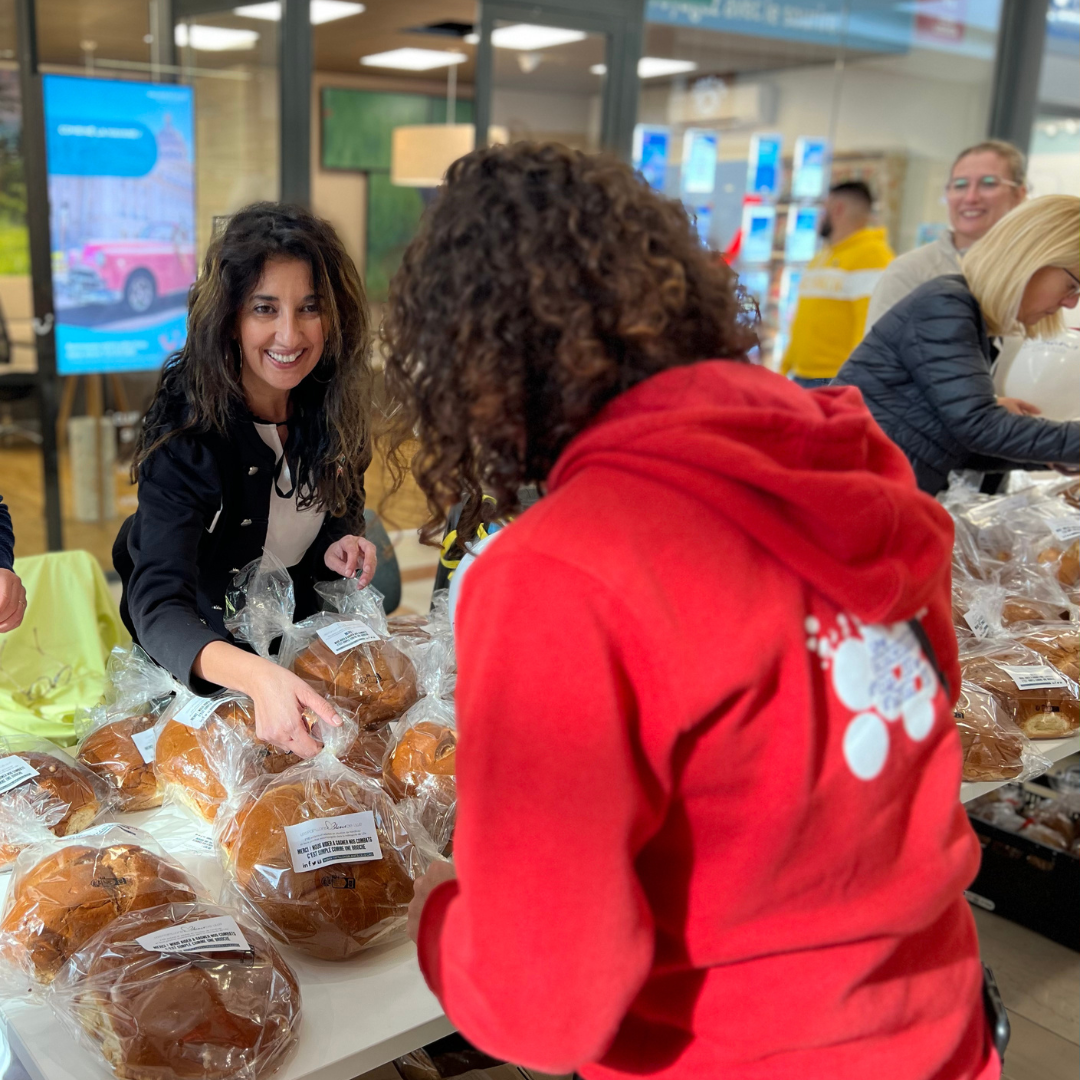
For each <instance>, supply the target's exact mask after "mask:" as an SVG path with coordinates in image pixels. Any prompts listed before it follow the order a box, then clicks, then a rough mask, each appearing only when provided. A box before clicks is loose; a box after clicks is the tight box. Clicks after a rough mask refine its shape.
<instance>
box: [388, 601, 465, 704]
mask: <svg viewBox="0 0 1080 1080" xmlns="http://www.w3.org/2000/svg"><path fill="white" fill-rule="evenodd" d="M447 597H448V593H447V590H446V589H440V590H439V591H438V592H437V593H436V594H435V595H434V597H432V601H431V610H430V611H429V612H428V614H427V615H395V616H393V617H391V618H390V619H389V620H388V629H389V632H390V640H391V642H392V643H393V644H394V645H396V646H397V648H399V649H400V650H401V651H402V652H403V653H404V654H405V655H406V656H407V657H408V658H409V659H410V660H411V661H412V665H413V667H414V668H415V670H416V688H417V693H418V694H420V696H421V697H423V696H425V695H428V694H433V695H434V696H436V697H439V698H443V699H444V700H451V699H452V698H453V696H454V688H455V684H456V682H457V657H456V655H455V652H454V632H453V629H452V628H451V626H450V614H449V601H448V598H447Z"/></svg>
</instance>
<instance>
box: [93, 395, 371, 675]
mask: <svg viewBox="0 0 1080 1080" xmlns="http://www.w3.org/2000/svg"><path fill="white" fill-rule="evenodd" d="M252 419H253V418H252V417H250V416H246V417H243V418H240V419H238V420H237V421H236V422H235V423H233V424H231V425H230V427H229V430H228V435H227V436H222V435H219V434H216V433H204V434H182V435H176V436H174V437H173V438H172V439H170V440H169V441H168V442H167V443H165V444H164V445H163V446H161V447H160V448H159V449H158V450H156V451H155V452H154V453H153V454H152V455H151V456H150V457H149V458H148V459H147V460H146V461H144V462H143V464H142V466H141V468H140V470H139V508H138V510H137V511H136V512H135V513H134V514H133V515H132V516H131V517H129V518H128V519H127V520H126V521H125V522H124V524H123V525H122V526H121V527H120V532H119V535H118V536H117V537H116V542H115V543H114V544H113V566H115V567H116V571H117V573H118V574H119V575H120V578H121V580H122V582H123V586H124V593H123V597H122V599H121V602H120V614H121V616H122V618H123V620H124V624H125V625H126V626H127V628H128V630H129V631H130V633H131V636H132V637H133V638H134V639H135V640H136V642H138V644H140V645H141V646H142V647H143V648H144V649H145V650H146V651H147V652H148V653H149V654H150V655H151V656H152V657H153V658H154V659H155V660H156V661H157V662H158V663H159V664H161V665H162V667H164V668H166V669H168V670H169V671H170V672H172V674H173V675H174V676H175V677H176V678H177V679H179V680H180V681H181V682H182V683H184V684H185V685H187V686H188V687H189V688H190V689H192V690H194V691H195V692H196V693H203V694H207V693H210V692H212V691H213V690H216V689H217V687H215V686H213V685H212V684H210V683H208V682H205V681H204V680H202V679H200V678H199V677H198V676H196V675H194V674H193V673H192V670H191V666H192V664H193V663H194V661H195V657H196V656H197V655H198V653H199V650H200V649H202V648H203V646H205V645H208V644H209V643H210V642H211V641H229V642H232V640H233V639H232V637H231V635H230V634H229V633H228V632H227V631H226V629H225V626H224V623H223V621H222V620H223V618H224V610H223V609H224V607H225V592H226V589H227V588H228V587H229V584H230V582H231V581H232V577H233V575H234V574H235V573H236V572H237V571H238V570H239V569H240V568H241V567H243V566H244V565H245V564H246V563H249V562H251V561H252V560H253V559H257V558H259V557H260V556H261V555H262V551H263V544H265V542H266V530H267V525H268V523H269V512H270V492H271V484H272V483H273V476H274V471H275V465H276V462H275V460H274V452H273V450H271V449H270V447H268V446H267V445H266V443H264V442H263V441H262V439H261V438H260V437H259V433H258V432H257V431H256V430H255V426H254V424H253V423H252ZM363 530H364V516H363V503H362V495H361V501H360V505H358V506H356V507H355V508H350V513H349V514H347V515H346V516H344V517H339V518H334V517H331V516H330V515H329V514H327V516H326V518H325V519H324V521H323V526H322V529H321V530H320V531H319V534H318V536H317V537H316V539H315V542H314V543H313V544H312V545H311V547H309V548H308V550H307V553H306V554H305V556H304V558H303V559H302V560H301V561H300V562H299V563H298V564H297V565H296V566H294V567H292V568H291V570H290V573H291V574H292V578H293V582H294V583H295V586H296V618H297V619H302V618H305V617H306V616H308V615H311V614H313V613H314V612H315V611H317V610H318V607H319V605H318V597H317V595H316V593H315V591H314V584H315V582H316V581H322V580H329V579H331V578H333V577H335V576H336V575H335V574H334V573H333V572H332V571H331V570H328V569H327V567H326V565H325V563H324V562H323V556H324V554H325V553H326V549H327V548H328V547H329V546H330V545H331V544H332V543H333V542H334V541H335V540H338V539H340V538H341V537H342V536H345V535H347V534H349V533H353V534H356V535H361V536H362V535H363Z"/></svg>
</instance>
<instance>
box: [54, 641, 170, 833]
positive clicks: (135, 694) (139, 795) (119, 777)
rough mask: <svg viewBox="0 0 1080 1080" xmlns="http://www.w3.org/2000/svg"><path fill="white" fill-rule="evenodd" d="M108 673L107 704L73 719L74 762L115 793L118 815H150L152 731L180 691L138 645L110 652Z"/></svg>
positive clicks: (154, 795)
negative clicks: (75, 736) (74, 732)
mask: <svg viewBox="0 0 1080 1080" xmlns="http://www.w3.org/2000/svg"><path fill="white" fill-rule="evenodd" d="M106 672H107V675H108V678H109V682H108V685H107V686H106V689H105V703H104V704H102V705H97V706H95V707H94V708H92V709H89V710H87V711H83V712H80V713H77V714H76V716H75V731H76V733H77V734H78V736H79V744H78V747H77V748H76V751H75V757H76V760H77V761H79V762H80V763H81V764H83V765H85V766H86V767H87V768H88V769H89V770H90V771H91V772H93V773H95V774H96V775H97V776H99V777H100V778H101V779H102V780H104V781H105V782H106V783H107V784H109V785H110V786H111V787H112V788H113V790H114V791H115V792H116V809H117V810H119V811H126V812H134V811H139V810H151V809H153V808H154V807H155V806H160V805H161V799H162V791H161V785H160V784H159V783H158V779H157V771H156V769H155V768H154V750H155V743H156V738H157V736H156V733H155V730H154V728H155V725H156V724H157V721H158V718H159V717H160V716H161V714H162V712H163V711H164V710H165V708H166V707H167V706H168V704H169V702H170V701H171V700H172V698H173V696H174V695H175V694H176V692H177V691H178V690H179V689H180V685H179V684H178V683H177V682H176V681H175V680H174V679H173V677H172V676H171V675H170V674H169V673H168V672H167V671H166V670H165V669H164V668H162V667H159V666H158V665H157V664H155V663H154V661H153V660H151V659H150V657H149V656H147V655H146V653H144V652H143V651H142V649H140V648H139V647H138V646H137V645H133V646H132V647H131V648H129V649H121V648H116V649H113V651H112V653H111V655H110V656H109V662H108V665H107V668H106Z"/></svg>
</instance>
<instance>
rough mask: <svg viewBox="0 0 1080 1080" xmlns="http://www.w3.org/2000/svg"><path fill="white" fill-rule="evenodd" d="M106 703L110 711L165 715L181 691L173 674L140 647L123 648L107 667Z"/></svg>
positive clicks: (116, 653)
mask: <svg viewBox="0 0 1080 1080" xmlns="http://www.w3.org/2000/svg"><path fill="white" fill-rule="evenodd" d="M105 674H106V676H107V677H108V680H109V681H108V682H107V683H106V686H105V704H106V706H108V708H109V710H110V712H117V711H119V710H122V709H128V710H131V709H139V710H140V711H144V712H153V713H157V714H159V715H160V714H161V713H162V712H164V711H165V707H166V706H167V705H168V703H169V701H171V700H172V697H173V695H174V694H175V693H176V691H177V690H178V688H179V683H177V681H176V680H175V679H174V678H173V677H172V674H171V673H170V672H168V671H166V670H165V668H163V667H162V666H161V665H160V664H157V663H155V662H154V661H153V660H151V659H150V657H149V656H148V655H147V654H146V653H145V652H144V651H143V650H142V649H140V648H139V646H138V645H132V646H130V647H129V648H126V649H123V648H120V647H119V646H118V647H117V648H115V649H113V651H112V652H111V653H110V654H109V660H108V663H107V664H106V665H105Z"/></svg>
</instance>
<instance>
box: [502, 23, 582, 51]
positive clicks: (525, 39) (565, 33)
mask: <svg viewBox="0 0 1080 1080" xmlns="http://www.w3.org/2000/svg"><path fill="white" fill-rule="evenodd" d="M585 37H586V34H585V31H584V30H567V29H566V28H565V27H562V26H534V25H533V24H532V23H515V24H514V25H513V26H500V27H499V28H498V29H497V30H493V31H492V32H491V44H492V45H494V46H495V48H496V49H517V50H519V51H521V52H532V51H533V50H534V49H550V48H552V47H553V46H555V45H569V44H571V43H572V42H575V41H584V40H585Z"/></svg>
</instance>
